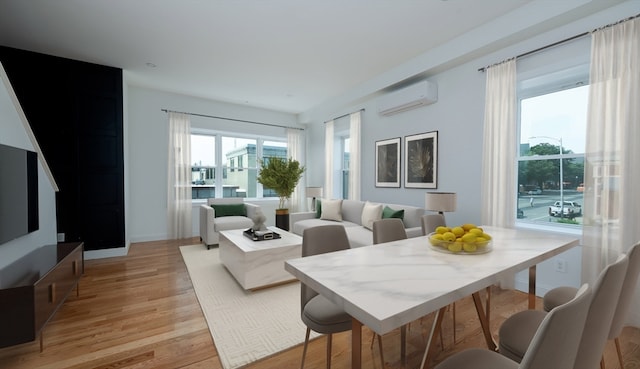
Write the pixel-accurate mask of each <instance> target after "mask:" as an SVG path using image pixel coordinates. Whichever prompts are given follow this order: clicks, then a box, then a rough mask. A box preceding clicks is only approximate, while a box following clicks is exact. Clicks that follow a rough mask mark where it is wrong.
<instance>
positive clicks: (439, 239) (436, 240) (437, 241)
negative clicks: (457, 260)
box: [429, 234, 443, 246]
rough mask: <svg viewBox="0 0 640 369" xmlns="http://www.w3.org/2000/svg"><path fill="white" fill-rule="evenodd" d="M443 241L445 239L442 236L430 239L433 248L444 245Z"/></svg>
mask: <svg viewBox="0 0 640 369" xmlns="http://www.w3.org/2000/svg"><path fill="white" fill-rule="evenodd" d="M442 241H443V239H442V235H441V234H434V235H433V236H431V237H430V238H429V242H431V244H432V245H433V246H438V245H439V244H441V243H442Z"/></svg>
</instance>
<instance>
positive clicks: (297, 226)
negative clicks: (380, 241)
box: [291, 218, 373, 239]
mask: <svg viewBox="0 0 640 369" xmlns="http://www.w3.org/2000/svg"><path fill="white" fill-rule="evenodd" d="M335 224H336V222H335V221H333V220H322V219H315V218H313V219H305V220H301V221H299V222H295V223H293V228H292V229H291V232H293V233H295V234H297V235H300V236H302V235H303V234H304V230H305V229H307V228H312V227H318V226H323V225H335ZM339 224H341V225H343V226H344V228H345V229H349V228H355V227H359V228H362V227H360V225H359V224H355V223H351V222H346V221H342V222H340V223H339ZM369 232H371V231H369ZM372 237H373V236H372ZM372 239H373V238H372Z"/></svg>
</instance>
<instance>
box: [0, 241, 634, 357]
mask: <svg viewBox="0 0 640 369" xmlns="http://www.w3.org/2000/svg"><path fill="white" fill-rule="evenodd" d="M194 243H197V239H189V240H177V241H175V240H174V241H158V242H144V243H137V244H133V245H131V247H130V250H129V254H128V255H127V256H123V257H114V258H108V259H100V260H87V262H86V266H85V274H84V276H83V277H82V279H81V281H80V285H79V286H80V296H79V297H76V295H75V293H72V295H71V296H69V298H68V299H67V302H65V304H64V305H63V306H62V307H61V308H60V310H59V311H58V313H57V314H56V315H55V316H54V318H53V319H52V320H51V322H49V324H48V325H47V327H46V328H45V331H44V352H42V353H40V352H39V344H38V343H37V342H31V343H26V344H22V345H17V346H13V347H7V348H3V349H0V368H2V369H5V368H6V369H23V368H24V369H27V368H28V369H49V368H55V369H60V368H68V369H85V368H95V369H120V368H127V369H151V368H154V369H156V368H167V369H175V368H184V369H201V368H207V369H222V366H221V364H220V360H219V358H218V353H217V351H216V348H215V345H214V343H213V340H212V339H211V335H210V332H209V329H208V327H207V324H206V321H205V319H204V315H203V314H202V310H201V308H200V305H199V304H198V300H197V298H196V296H195V292H194V291H193V286H192V284H191V280H190V279H189V274H188V272H187V270H186V267H185V265H184V262H183V261H182V256H181V255H180V251H179V248H178V246H180V245H186V244H194ZM538 305H541V304H538ZM526 306H527V296H526V294H524V293H521V292H517V291H502V290H500V289H498V288H495V287H494V288H493V289H492V310H491V313H492V321H491V329H492V332H494V337H495V336H496V333H495V332H497V331H498V328H499V327H500V324H501V323H502V322H503V321H504V319H506V318H507V317H508V316H510V315H511V314H513V313H515V312H516V311H519V310H521V309H525V308H526ZM451 314H452V312H451V310H449V311H447V313H446V316H445V318H444V322H443V340H444V342H443V345H442V346H441V344H440V342H439V341H438V342H437V351H438V352H437V354H436V355H435V358H434V363H437V362H440V361H442V360H443V359H444V358H446V357H447V356H449V355H451V354H453V353H455V352H458V351H461V350H463V349H465V348H469V347H484V346H483V345H484V337H483V335H482V331H481V329H480V325H479V323H478V320H477V316H476V315H475V314H476V313H475V309H474V307H473V302H472V301H471V299H470V298H465V299H462V300H460V301H459V302H457V303H456V324H455V327H454V326H453V322H452V319H451ZM432 321H433V314H431V315H429V316H426V317H424V318H423V319H421V320H419V321H416V322H413V323H412V324H411V327H410V329H409V332H408V335H407V353H408V354H407V365H406V366H405V367H403V366H402V365H401V360H400V336H399V330H395V331H393V332H391V333H389V334H387V335H385V336H384V338H383V342H384V351H385V352H384V357H385V360H386V364H385V368H417V367H418V366H419V364H420V361H421V360H422V354H423V350H424V347H425V345H426V335H427V332H428V331H429V328H430V324H431V322H432ZM454 329H455V331H456V336H457V337H456V342H455V344H454V342H453V330H454ZM371 335H372V333H371V332H370V331H369V330H367V329H366V328H364V330H363V337H364V339H363V342H364V347H363V350H362V352H363V355H362V360H363V367H364V368H373V369H380V366H381V364H380V359H379V352H378V346H377V345H374V347H373V348H370V347H369V345H370V342H371V341H370V340H371ZM300 336H301V338H302V337H304V332H303V331H302V332H300ZM495 338H496V339H497V337H495ZM325 344H326V341H325V338H324V337H320V338H318V339H315V340H313V341H312V342H311V343H310V345H309V351H308V354H307V361H306V363H305V368H307V369H316V368H324V367H325V349H326V346H325ZM621 344H622V351H623V355H624V356H625V369H640V329H637V328H631V327H627V328H625V329H624V331H623V334H622V338H621ZM350 345H351V333H350V332H345V333H341V334H337V335H335V337H334V339H333V350H332V353H333V359H332V367H333V368H335V369H348V368H350V358H351V347H350ZM301 356H302V347H301V345H300V346H296V347H293V348H291V349H288V350H285V351H283V352H281V353H278V354H276V355H274V356H272V357H269V358H267V359H264V360H261V361H259V362H257V363H253V364H251V365H249V366H247V367H245V368H246V369H258V368H259V369H287V368H299V366H300V359H301ZM605 360H606V367H607V369H617V368H618V369H619V365H618V361H617V357H616V353H615V346H614V344H613V342H610V343H608V344H607V347H606V350H605Z"/></svg>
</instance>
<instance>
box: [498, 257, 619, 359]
mask: <svg viewBox="0 0 640 369" xmlns="http://www.w3.org/2000/svg"><path fill="white" fill-rule="evenodd" d="M628 264H629V258H628V257H627V256H626V255H621V256H620V257H619V258H618V260H616V262H614V263H611V264H609V265H608V266H607V267H606V268H605V269H604V270H603V271H602V272H601V273H600V275H599V276H598V279H597V280H596V282H595V284H594V286H593V298H592V301H591V304H590V306H589V311H588V313H587V320H586V324H585V327H584V331H583V333H582V337H581V338H580V339H579V341H580V342H579V343H580V345H579V346H578V351H577V352H578V354H577V355H576V358H575V363H574V364H573V368H574V369H596V368H597V367H598V363H600V358H601V354H602V350H603V349H604V345H605V344H606V342H607V336H608V334H609V329H610V328H611V322H612V320H613V314H614V312H615V309H616V305H617V303H611V302H612V301H614V302H615V301H618V298H619V297H620V290H621V289H622V282H623V281H624V277H625V275H626V272H627V265H628ZM560 306H563V305H560ZM558 308H559V307H556V308H554V309H552V310H551V311H550V312H548V313H546V312H544V311H540V310H525V311H521V312H518V313H516V314H514V315H512V316H510V317H509V318H507V319H506V320H505V321H504V323H502V326H500V331H499V352H500V353H501V354H502V355H504V356H506V357H508V358H510V359H512V360H514V361H518V362H519V361H520V360H522V359H523V357H524V356H525V354H526V352H527V350H528V347H529V345H530V342H532V340H533V337H534V335H535V334H536V331H537V329H538V326H539V324H540V322H541V321H543V320H544V319H545V316H546V315H548V314H551V313H552V312H554V311H555V310H556V309H558Z"/></svg>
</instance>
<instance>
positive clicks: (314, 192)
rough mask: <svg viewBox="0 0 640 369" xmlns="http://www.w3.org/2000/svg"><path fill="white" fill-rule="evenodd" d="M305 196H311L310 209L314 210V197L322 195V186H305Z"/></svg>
mask: <svg viewBox="0 0 640 369" xmlns="http://www.w3.org/2000/svg"><path fill="white" fill-rule="evenodd" d="M307 197H311V211H316V197H322V187H307Z"/></svg>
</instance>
